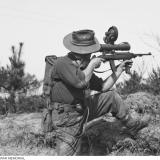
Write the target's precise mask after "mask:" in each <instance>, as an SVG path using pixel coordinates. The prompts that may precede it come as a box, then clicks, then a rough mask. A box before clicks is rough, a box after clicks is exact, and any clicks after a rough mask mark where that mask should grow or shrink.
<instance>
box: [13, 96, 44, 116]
mask: <svg viewBox="0 0 160 160" xmlns="http://www.w3.org/2000/svg"><path fill="white" fill-rule="evenodd" d="M16 107H17V112H20V113H23V112H41V111H42V109H43V108H44V107H45V101H44V98H43V97H42V96H36V95H34V96H30V97H21V98H20V100H19V102H18V103H16Z"/></svg>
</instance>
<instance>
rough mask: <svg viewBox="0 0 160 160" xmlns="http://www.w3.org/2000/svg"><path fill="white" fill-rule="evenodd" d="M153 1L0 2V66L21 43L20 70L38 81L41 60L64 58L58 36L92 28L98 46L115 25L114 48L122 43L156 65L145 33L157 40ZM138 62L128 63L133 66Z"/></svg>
mask: <svg viewBox="0 0 160 160" xmlns="http://www.w3.org/2000/svg"><path fill="white" fill-rule="evenodd" d="M159 15H160V1H159V0H119V1H118V0H0V21H1V24H0V44H1V45H0V57H1V58H0V65H1V66H5V65H6V64H8V63H9V60H8V57H9V56H11V46H12V45H15V46H16V47H17V48H18V47H19V42H24V47H23V56H22V59H23V60H24V61H25V62H26V68H25V71H26V72H29V73H31V74H35V75H36V76H37V78H38V79H43V75H44V68H45V62H44V58H45V56H46V55H50V54H55V55H57V56H62V55H65V54H66V53H67V52H68V51H67V49H65V47H64V46H63V43H62V41H63V37H64V36H65V35H66V34H68V33H70V32H72V31H74V30H79V29H92V30H94V31H95V33H96V37H97V38H98V39H99V41H100V43H103V36H104V33H105V32H106V31H107V30H108V28H109V27H111V26H113V25H115V26H117V27H118V29H119V38H118V40H117V43H120V42H124V41H128V42H129V43H130V44H131V51H132V52H136V53H139V52H142V53H143V52H148V51H152V53H153V55H154V58H153V57H149V58H144V60H145V62H146V64H147V66H149V67H150V68H151V66H152V65H153V64H156V63H160V59H158V57H160V56H159V55H158V52H156V50H155V49H152V48H150V47H149V46H148V45H146V44H145V43H150V44H151V45H153V46H154V47H156V45H157V44H156V43H155V42H154V41H153V40H151V39H152V38H151V37H149V36H148V35H147V34H155V35H159V36H160V19H159ZM155 61H156V62H155ZM137 64H141V60H134V67H135V66H136V65H137Z"/></svg>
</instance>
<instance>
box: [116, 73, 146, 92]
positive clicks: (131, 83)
mask: <svg viewBox="0 0 160 160" xmlns="http://www.w3.org/2000/svg"><path fill="white" fill-rule="evenodd" d="M142 80H143V78H142V76H141V75H139V74H138V72H137V71H133V72H132V73H131V75H130V79H129V80H126V81H124V82H123V83H122V82H121V83H118V84H117V85H116V88H117V91H118V92H119V93H120V94H122V95H125V94H130V93H136V92H139V91H144V90H145V84H143V83H142Z"/></svg>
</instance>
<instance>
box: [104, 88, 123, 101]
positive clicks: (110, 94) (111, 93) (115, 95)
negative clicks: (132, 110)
mask: <svg viewBox="0 0 160 160" xmlns="http://www.w3.org/2000/svg"><path fill="white" fill-rule="evenodd" d="M103 96H104V97H106V98H110V99H112V100H114V101H115V100H117V99H119V98H120V96H119V94H118V93H117V92H116V91H115V90H110V91H107V92H104V93H103Z"/></svg>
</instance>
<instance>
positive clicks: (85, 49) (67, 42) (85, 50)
mask: <svg viewBox="0 0 160 160" xmlns="http://www.w3.org/2000/svg"><path fill="white" fill-rule="evenodd" d="M71 40H72V33H69V34H68V35H66V36H65V37H64V39H63V44H64V46H65V47H66V48H67V49H68V50H70V51H72V52H75V53H79V54H89V53H95V52H98V51H99V50H100V48H101V47H100V44H99V42H98V40H97V38H96V37H95V44H93V45H89V46H78V45H74V44H73V43H72V42H71Z"/></svg>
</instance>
